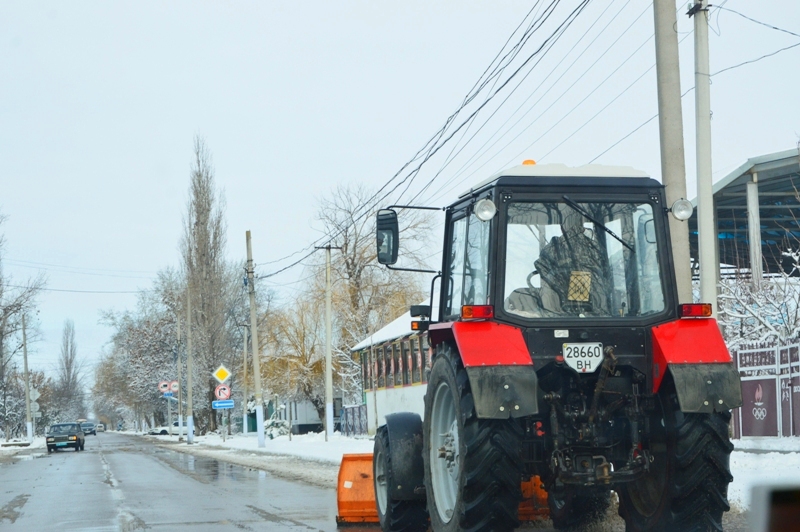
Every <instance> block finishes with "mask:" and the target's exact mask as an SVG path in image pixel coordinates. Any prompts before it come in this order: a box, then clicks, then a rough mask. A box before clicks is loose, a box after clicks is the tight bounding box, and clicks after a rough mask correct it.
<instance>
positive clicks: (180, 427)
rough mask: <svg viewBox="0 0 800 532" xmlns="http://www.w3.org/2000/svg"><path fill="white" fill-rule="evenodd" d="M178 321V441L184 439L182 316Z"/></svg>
mask: <svg viewBox="0 0 800 532" xmlns="http://www.w3.org/2000/svg"><path fill="white" fill-rule="evenodd" d="M176 321H177V322H178V347H177V351H176V354H177V355H178V441H183V385H182V384H181V366H182V365H183V364H181V318H180V316H178V317H177V320H176Z"/></svg>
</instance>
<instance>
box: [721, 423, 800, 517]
mask: <svg viewBox="0 0 800 532" xmlns="http://www.w3.org/2000/svg"><path fill="white" fill-rule="evenodd" d="M783 439H784V440H785V439H788V438H783ZM791 439H794V440H797V438H791ZM773 445H775V446H781V445H784V444H783V442H781V443H778V442H775V443H774V444H773ZM731 473H733V482H731V485H730V486H729V487H728V501H729V502H730V504H731V507H734V508H738V509H740V510H747V509H748V508H750V500H751V497H752V490H753V486H757V485H759V484H800V452H782V453H778V452H767V453H752V452H745V451H738V450H735V451H734V452H733V453H731Z"/></svg>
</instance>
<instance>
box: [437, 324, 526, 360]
mask: <svg viewBox="0 0 800 532" xmlns="http://www.w3.org/2000/svg"><path fill="white" fill-rule="evenodd" d="M428 335H429V336H430V340H431V342H430V343H431V345H432V346H435V345H437V344H440V343H441V342H445V341H447V340H450V339H452V340H454V341H455V344H456V346H457V347H458V352H459V353H460V355H461V360H462V362H463V363H464V367H467V368H469V367H476V366H477V367H480V366H532V365H533V360H532V359H531V354H530V351H528V346H527V345H526V344H525V339H524V338H523V337H522V330H520V329H519V328H517V327H512V326H511V325H503V324H500V323H495V322H493V321H451V322H446V323H433V324H431V326H430V328H429V329H428Z"/></svg>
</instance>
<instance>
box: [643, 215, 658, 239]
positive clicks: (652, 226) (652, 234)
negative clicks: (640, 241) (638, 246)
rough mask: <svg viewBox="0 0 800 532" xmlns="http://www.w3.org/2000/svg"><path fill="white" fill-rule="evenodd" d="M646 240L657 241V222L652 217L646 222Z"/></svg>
mask: <svg viewBox="0 0 800 532" xmlns="http://www.w3.org/2000/svg"><path fill="white" fill-rule="evenodd" d="M644 240H645V242H647V243H648V244H655V243H656V223H655V221H654V220H653V219H652V218H650V219H649V220H647V221H646V222H645V223H644Z"/></svg>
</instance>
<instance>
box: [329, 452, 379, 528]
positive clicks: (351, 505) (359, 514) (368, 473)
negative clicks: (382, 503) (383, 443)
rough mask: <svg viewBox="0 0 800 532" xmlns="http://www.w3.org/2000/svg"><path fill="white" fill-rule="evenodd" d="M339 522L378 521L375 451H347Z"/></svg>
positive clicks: (339, 495)
mask: <svg viewBox="0 0 800 532" xmlns="http://www.w3.org/2000/svg"><path fill="white" fill-rule="evenodd" d="M336 505H337V507H338V515H337V516H336V526H337V527H338V526H353V525H365V524H375V523H378V522H379V521H378V510H377V509H376V508H375V488H374V486H373V485H372V454H371V453H370V454H345V455H344V456H342V465H341V466H339V480H338V481H337V483H336Z"/></svg>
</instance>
